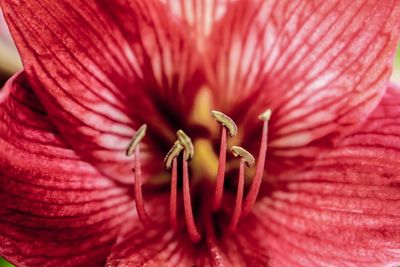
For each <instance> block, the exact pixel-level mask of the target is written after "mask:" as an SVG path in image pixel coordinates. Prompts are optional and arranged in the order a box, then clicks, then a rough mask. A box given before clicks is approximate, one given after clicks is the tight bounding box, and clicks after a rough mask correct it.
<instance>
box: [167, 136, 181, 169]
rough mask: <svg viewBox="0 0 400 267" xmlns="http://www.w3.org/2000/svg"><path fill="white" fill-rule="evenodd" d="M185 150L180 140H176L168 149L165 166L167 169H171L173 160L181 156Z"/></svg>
mask: <svg viewBox="0 0 400 267" xmlns="http://www.w3.org/2000/svg"><path fill="white" fill-rule="evenodd" d="M182 150H183V146H182V145H181V143H180V142H179V141H176V142H175V143H174V145H173V146H172V148H171V149H170V150H169V151H168V153H167V155H166V156H165V158H164V164H165V168H166V169H167V170H169V169H171V167H172V161H173V160H174V159H175V158H176V157H178V156H179V154H180V153H181V151H182Z"/></svg>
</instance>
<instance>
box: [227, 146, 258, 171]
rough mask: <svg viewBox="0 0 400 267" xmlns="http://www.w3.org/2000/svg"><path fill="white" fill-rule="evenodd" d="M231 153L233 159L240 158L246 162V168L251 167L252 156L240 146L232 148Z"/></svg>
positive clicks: (252, 162)
mask: <svg viewBox="0 0 400 267" xmlns="http://www.w3.org/2000/svg"><path fill="white" fill-rule="evenodd" d="M231 152H232V154H233V155H234V156H235V157H241V158H243V159H244V161H245V162H246V165H247V167H251V166H253V164H254V157H253V155H252V154H251V153H250V152H249V151H247V150H246V149H244V148H242V147H240V146H232V147H231Z"/></svg>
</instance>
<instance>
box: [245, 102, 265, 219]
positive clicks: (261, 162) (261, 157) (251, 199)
mask: <svg viewBox="0 0 400 267" xmlns="http://www.w3.org/2000/svg"><path fill="white" fill-rule="evenodd" d="M270 117H271V110H270V109H267V110H266V111H265V112H264V113H262V114H261V115H260V116H259V119H260V120H263V121H264V124H263V131H262V137H261V146H260V151H259V153H258V161H257V167H256V173H255V174H254V177H253V182H252V183H251V187H250V191H249V193H248V194H247V197H246V200H245V202H244V205H243V213H242V217H244V216H246V215H247V214H249V213H250V211H251V209H252V207H253V205H254V203H255V201H256V199H257V195H258V192H259V190H260V185H261V182H262V176H263V172H264V166H265V158H266V154H267V142H268V121H269V119H270Z"/></svg>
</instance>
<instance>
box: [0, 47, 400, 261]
mask: <svg viewBox="0 0 400 267" xmlns="http://www.w3.org/2000/svg"><path fill="white" fill-rule="evenodd" d="M392 81H394V82H397V83H400V47H399V49H398V50H397V54H396V59H395V62H394V71H393V75H392ZM1 245H2V244H0V246H1ZM12 266H14V265H12V264H10V263H8V262H7V261H5V260H4V259H2V258H1V257H0V267H12Z"/></svg>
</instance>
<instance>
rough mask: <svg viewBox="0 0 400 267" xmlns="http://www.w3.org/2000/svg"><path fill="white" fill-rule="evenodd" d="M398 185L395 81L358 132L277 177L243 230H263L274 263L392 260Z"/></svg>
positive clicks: (399, 95)
mask: <svg viewBox="0 0 400 267" xmlns="http://www.w3.org/2000/svg"><path fill="white" fill-rule="evenodd" d="M399 185H400V88H394V87H393V86H392V87H391V88H389V89H388V91H387V93H386V95H385V96H384V98H383V100H382V102H381V103H380V105H379V106H378V108H377V109H376V110H375V111H374V112H373V113H372V115H371V116H370V117H369V118H368V120H367V121H366V122H365V123H364V124H363V125H362V126H361V127H360V128H359V129H358V130H357V131H356V132H353V133H351V134H348V135H347V136H346V137H345V138H344V139H343V140H342V141H340V142H339V143H337V144H336V147H335V148H334V149H333V150H332V151H331V152H330V153H328V154H326V155H324V156H323V157H321V158H320V159H319V160H317V162H315V165H314V166H312V167H305V168H304V169H303V170H302V171H300V172H291V173H290V172H289V173H287V174H285V175H283V176H282V177H281V178H280V179H278V181H277V182H276V183H275V187H274V188H273V189H272V192H273V193H272V194H271V195H270V196H269V197H266V198H264V199H263V200H262V201H261V203H260V204H258V206H257V207H256V208H255V211H254V214H253V217H251V218H249V225H247V226H246V227H248V230H247V232H246V233H247V234H249V235H251V236H252V237H253V238H255V239H256V238H257V236H262V238H258V244H259V246H262V247H264V249H265V250H266V251H270V256H271V258H273V259H274V262H276V265H277V266H281V265H285V266H287V265H290V266H321V265H327V266H397V265H399V264H400V249H399V244H400V225H399V223H398V222H399V220H400V188H399ZM271 186H273V185H272V184H271ZM270 189H271V188H270Z"/></svg>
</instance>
